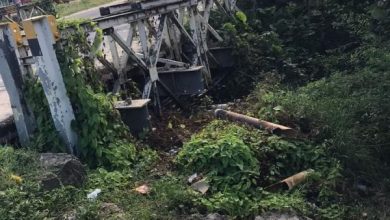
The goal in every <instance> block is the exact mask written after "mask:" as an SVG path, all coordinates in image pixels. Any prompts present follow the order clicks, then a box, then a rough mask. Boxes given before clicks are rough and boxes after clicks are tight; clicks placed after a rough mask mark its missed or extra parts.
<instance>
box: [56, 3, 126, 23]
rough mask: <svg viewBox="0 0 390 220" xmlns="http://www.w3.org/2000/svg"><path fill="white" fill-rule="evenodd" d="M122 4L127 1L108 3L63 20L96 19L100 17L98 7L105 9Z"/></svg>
mask: <svg viewBox="0 0 390 220" xmlns="http://www.w3.org/2000/svg"><path fill="white" fill-rule="evenodd" d="M124 2H127V1H126V0H118V1H114V2H110V3H107V4H104V5H100V6H97V7H94V8H90V9H87V10H84V11H80V12H77V13H74V14H71V15H68V16H65V17H64V18H65V19H93V18H97V17H99V16H100V12H99V8H100V7H106V6H109V5H115V4H120V3H124Z"/></svg>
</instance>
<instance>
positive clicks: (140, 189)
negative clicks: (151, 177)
mask: <svg viewBox="0 0 390 220" xmlns="http://www.w3.org/2000/svg"><path fill="white" fill-rule="evenodd" d="M134 191H136V192H138V193H139V194H142V195H147V194H149V193H150V187H149V186H148V185H146V184H144V185H142V186H139V187H137V188H135V189H134Z"/></svg>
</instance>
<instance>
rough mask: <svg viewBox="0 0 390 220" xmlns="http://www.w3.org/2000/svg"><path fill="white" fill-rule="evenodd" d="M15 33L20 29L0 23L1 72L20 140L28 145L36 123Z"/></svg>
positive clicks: (23, 144) (24, 144)
mask: <svg viewBox="0 0 390 220" xmlns="http://www.w3.org/2000/svg"><path fill="white" fill-rule="evenodd" d="M14 31H16V32H14ZM15 34H18V30H15V29H13V28H12V27H11V26H10V25H9V24H5V25H0V67H1V69H0V74H1V76H2V78H3V81H4V85H5V88H6V90H7V92H8V94H9V97H10V102H11V107H12V112H13V116H14V120H15V125H16V129H17V132H18V136H19V141H20V143H21V144H22V146H24V147H27V146H28V144H29V142H30V137H31V136H32V134H33V132H34V130H35V128H36V123H35V119H34V116H33V114H32V112H31V110H30V109H29V107H28V106H27V103H26V100H25V98H24V94H23V76H22V69H21V63H20V61H19V57H20V56H19V54H18V48H17V42H16V41H15Z"/></svg>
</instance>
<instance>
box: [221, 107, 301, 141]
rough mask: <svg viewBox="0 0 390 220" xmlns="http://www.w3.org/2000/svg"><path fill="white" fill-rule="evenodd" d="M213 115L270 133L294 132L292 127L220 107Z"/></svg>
mask: <svg viewBox="0 0 390 220" xmlns="http://www.w3.org/2000/svg"><path fill="white" fill-rule="evenodd" d="M215 116H216V117H217V118H219V119H227V120H230V121H235V122H241V123H244V124H248V125H250V126H253V127H255V128H258V129H264V130H267V131H269V132H270V133H272V134H278V135H279V134H285V135H294V134H295V133H296V132H295V131H294V130H293V129H292V128H289V127H286V126H283V125H278V124H275V123H271V122H268V121H264V120H260V119H257V118H253V117H250V116H247V115H242V114H239V113H235V112H231V111H226V110H222V109H217V110H215Z"/></svg>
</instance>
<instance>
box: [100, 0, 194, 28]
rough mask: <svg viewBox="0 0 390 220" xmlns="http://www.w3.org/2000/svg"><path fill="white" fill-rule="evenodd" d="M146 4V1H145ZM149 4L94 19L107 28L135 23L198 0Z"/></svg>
mask: <svg viewBox="0 0 390 220" xmlns="http://www.w3.org/2000/svg"><path fill="white" fill-rule="evenodd" d="M145 4H146V3H145ZM147 4H149V5H147V6H143V7H144V8H143V9H142V8H141V9H139V10H136V11H126V12H122V13H117V14H113V15H109V16H104V17H100V18H96V19H93V22H95V23H96V24H97V25H98V27H100V28H101V29H107V28H111V27H114V26H118V25H121V24H128V23H133V22H136V21H138V20H143V19H147V18H150V17H153V16H158V15H163V14H167V13H170V12H174V11H176V10H178V9H180V8H187V7H191V6H196V5H197V4H198V0H180V1H177V0H174V1H173V2H172V3H171V4H166V0H158V1H148V3H147Z"/></svg>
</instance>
